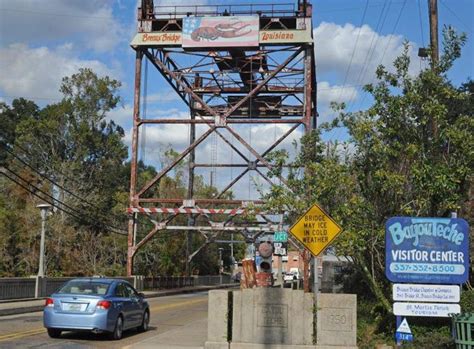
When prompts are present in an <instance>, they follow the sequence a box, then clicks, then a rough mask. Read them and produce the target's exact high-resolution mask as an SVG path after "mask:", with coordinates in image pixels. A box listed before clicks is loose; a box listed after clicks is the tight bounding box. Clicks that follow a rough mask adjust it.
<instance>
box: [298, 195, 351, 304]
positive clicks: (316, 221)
mask: <svg viewBox="0 0 474 349" xmlns="http://www.w3.org/2000/svg"><path fill="white" fill-rule="evenodd" d="M341 231H342V228H341V227H340V226H339V224H337V223H336V222H335V221H334V220H333V219H332V218H331V217H330V216H329V215H328V214H327V213H326V212H324V210H323V209H322V208H321V207H319V206H318V205H317V204H314V205H313V206H311V207H310V209H309V210H308V211H306V213H305V214H304V215H302V216H301V217H300V218H299V219H298V220H297V221H296V223H295V224H293V226H292V227H291V228H290V229H289V232H290V233H291V234H292V235H293V236H294V237H295V238H296V239H297V240H298V241H299V242H301V243H302V244H303V245H304V247H305V248H306V249H307V250H308V251H309V252H311V254H312V255H313V257H314V258H313V278H314V285H313V291H314V293H315V295H316V294H317V292H318V262H317V259H316V257H317V256H318V255H319V254H320V253H322V252H323V251H324V250H325V249H326V247H328V246H329V245H330V244H331V242H332V241H333V240H334V239H335V238H336V237H337V236H338V235H339V233H340V232H341Z"/></svg>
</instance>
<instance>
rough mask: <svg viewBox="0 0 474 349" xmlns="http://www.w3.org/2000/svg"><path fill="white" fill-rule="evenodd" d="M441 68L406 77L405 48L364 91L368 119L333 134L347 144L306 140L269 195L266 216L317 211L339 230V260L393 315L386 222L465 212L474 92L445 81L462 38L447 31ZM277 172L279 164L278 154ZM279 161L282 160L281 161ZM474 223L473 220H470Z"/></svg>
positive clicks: (341, 122) (340, 122)
mask: <svg viewBox="0 0 474 349" xmlns="http://www.w3.org/2000/svg"><path fill="white" fill-rule="evenodd" d="M444 39H445V40H444V49H443V50H444V51H443V55H442V57H441V59H440V63H439V65H437V66H436V67H434V69H427V70H423V71H421V72H420V73H419V74H418V75H416V76H412V75H410V73H409V65H410V59H409V55H408V45H407V44H406V45H405V51H404V52H403V54H402V55H401V56H400V57H398V58H397V59H396V60H395V62H394V67H395V71H394V72H390V71H388V70H387V69H386V68H385V67H383V66H380V67H379V68H378V69H377V78H378V82H377V83H376V84H369V85H367V86H366V87H365V90H366V91H367V92H369V93H370V94H371V95H372V96H373V99H374V103H373V105H372V106H371V107H370V108H369V109H368V110H365V111H360V112H353V113H348V112H345V111H344V106H343V105H339V106H335V108H336V109H337V110H339V112H340V113H339V117H338V118H336V120H335V121H334V122H333V123H332V124H331V125H325V127H323V129H331V128H333V127H345V128H346V129H347V131H348V133H349V137H350V138H349V140H348V141H347V142H344V143H336V144H334V145H331V144H327V145H323V144H322V143H321V140H320V133H319V132H320V131H316V132H314V133H312V134H310V135H308V136H306V137H304V138H303V140H302V151H301V152H300V154H299V155H298V157H297V159H296V162H295V165H296V166H305V172H304V173H299V172H297V171H295V170H292V171H290V176H289V181H288V182H289V188H285V187H276V188H274V189H273V190H272V191H271V193H270V194H269V195H268V197H267V199H268V205H269V207H270V208H278V209H285V210H286V211H288V212H289V213H290V216H289V217H290V221H294V219H295V217H296V216H297V215H299V214H301V213H302V212H303V211H304V209H305V208H307V207H309V206H310V205H311V204H312V203H313V202H315V201H317V202H319V203H320V204H322V205H323V207H324V208H326V209H327V210H328V211H329V213H330V214H331V216H333V217H334V218H335V219H336V221H338V222H339V223H340V224H341V225H342V227H343V228H344V232H343V233H342V235H341V237H340V238H338V239H337V242H336V248H337V251H338V253H339V254H342V255H346V256H350V257H352V259H353V261H354V265H355V266H356V268H357V269H358V270H359V271H360V272H361V274H362V275H364V278H365V282H366V284H367V285H368V286H369V287H370V289H371V290H372V292H373V294H374V295H375V296H376V297H377V299H378V300H379V301H380V303H381V304H382V305H383V306H384V308H385V309H386V311H387V312H391V307H390V303H389V301H388V294H389V292H388V288H387V287H386V286H387V282H386V279H385V276H384V223H385V221H386V220H387V219H388V218H390V217H392V216H400V215H407V216H441V217H443V216H447V215H449V213H450V212H451V211H459V210H461V209H462V208H463V207H465V206H467V202H468V200H470V199H471V200H472V198H469V196H468V195H469V194H468V193H469V189H470V188H471V187H472V173H473V167H474V119H473V117H472V110H473V109H472V96H471V95H470V94H468V93H465V91H466V88H469V86H471V87H472V82H471V83H468V84H467V85H464V86H462V87H461V88H456V87H455V86H453V85H452V84H451V82H450V81H449V79H448V77H447V72H448V70H449V68H450V67H451V66H452V64H453V62H454V61H455V60H456V59H457V58H458V57H459V56H460V52H461V47H462V45H463V44H464V42H465V36H464V35H457V34H456V33H455V32H454V31H453V30H452V29H451V28H445V31H444ZM276 157H277V158H278V161H277V163H278V162H280V163H281V158H282V154H277V155H276ZM283 157H284V156H283ZM468 219H472V217H468Z"/></svg>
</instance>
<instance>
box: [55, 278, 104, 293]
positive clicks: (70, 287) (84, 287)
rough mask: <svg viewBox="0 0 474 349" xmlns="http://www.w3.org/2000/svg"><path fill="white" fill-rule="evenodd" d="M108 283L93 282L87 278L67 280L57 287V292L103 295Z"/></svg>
mask: <svg viewBox="0 0 474 349" xmlns="http://www.w3.org/2000/svg"><path fill="white" fill-rule="evenodd" d="M109 286H110V284H108V283H105V282H97V281H96V282H93V281H89V280H79V281H78V280H76V281H69V282H68V283H67V284H65V285H64V286H63V287H61V288H60V289H59V291H58V292H57V293H67V294H87V295H104V294H106V293H107V290H108V289H109Z"/></svg>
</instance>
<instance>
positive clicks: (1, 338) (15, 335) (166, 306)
mask: <svg viewBox="0 0 474 349" xmlns="http://www.w3.org/2000/svg"><path fill="white" fill-rule="evenodd" d="M204 302H207V298H204V299H196V300H190V301H185V302H175V303H171V304H163V305H157V306H154V307H150V310H151V311H156V312H160V311H163V310H168V309H173V308H179V307H184V306H188V305H193V304H199V303H204ZM44 332H46V329H45V328H44V327H41V328H36V329H33V330H28V331H23V332H14V333H9V334H6V335H2V336H0V342H3V341H6V340H11V339H17V338H22V337H28V336H33V335H35V334H41V333H44ZM125 348H130V346H126V347H124V348H123V349H125Z"/></svg>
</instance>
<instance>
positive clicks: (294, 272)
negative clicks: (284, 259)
mask: <svg viewBox="0 0 474 349" xmlns="http://www.w3.org/2000/svg"><path fill="white" fill-rule="evenodd" d="M300 278H301V276H300V271H299V270H298V268H291V269H290V271H288V272H286V273H285V275H283V281H284V282H285V283H289V282H293V281H294V280H299V279H300Z"/></svg>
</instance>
